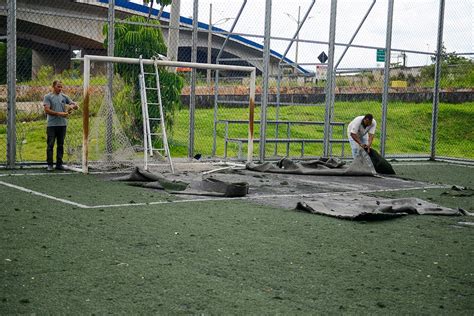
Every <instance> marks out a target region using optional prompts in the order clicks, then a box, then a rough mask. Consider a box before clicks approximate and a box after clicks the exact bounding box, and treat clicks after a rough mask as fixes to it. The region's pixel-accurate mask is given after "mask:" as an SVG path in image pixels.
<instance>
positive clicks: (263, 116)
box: [259, 0, 272, 162]
mask: <svg viewBox="0 0 474 316" xmlns="http://www.w3.org/2000/svg"><path fill="white" fill-rule="evenodd" d="M271 25H272V0H266V3H265V38H264V41H263V74H262V75H263V87H262V100H261V101H262V107H261V109H260V111H261V113H260V155H259V160H260V162H264V161H265V142H266V135H265V133H266V130H267V104H268V89H269V85H268V84H269V82H268V76H269V72H270V36H271Z"/></svg>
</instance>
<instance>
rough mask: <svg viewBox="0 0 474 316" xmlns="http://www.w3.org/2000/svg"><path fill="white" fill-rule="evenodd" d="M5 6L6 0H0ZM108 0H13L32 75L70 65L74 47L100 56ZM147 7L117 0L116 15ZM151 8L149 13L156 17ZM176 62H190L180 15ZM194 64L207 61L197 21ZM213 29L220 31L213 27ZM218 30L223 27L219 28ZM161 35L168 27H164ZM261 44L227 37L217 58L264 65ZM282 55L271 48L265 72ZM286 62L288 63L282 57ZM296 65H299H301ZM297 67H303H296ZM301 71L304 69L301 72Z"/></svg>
mask: <svg viewBox="0 0 474 316" xmlns="http://www.w3.org/2000/svg"><path fill="white" fill-rule="evenodd" d="M0 5H1V6H4V7H6V0H0ZM107 8H108V4H107V0H99V1H94V0H93V1H90V0H72V1H70V0H69V1H68V0H17V39H18V44H19V45H20V46H23V47H27V48H31V49H32V72H33V75H36V73H37V71H38V70H39V67H40V66H41V65H45V64H46V65H51V66H53V67H54V70H55V72H61V71H62V70H64V69H69V68H70V65H71V61H70V58H71V57H73V56H74V54H73V51H74V50H81V52H82V55H85V54H96V55H105V54H106V50H105V48H104V46H103V42H104V35H103V34H102V28H103V25H104V23H106V18H107ZM148 11H149V8H148V7H147V6H143V5H139V4H136V3H132V2H129V1H124V0H116V18H117V19H122V18H125V17H127V16H130V15H132V14H135V15H148ZM157 13H158V12H157V10H156V9H155V10H154V11H153V12H152V14H153V15H155V16H156V15H157ZM169 18H170V14H169V13H168V12H163V14H162V17H161V19H160V22H161V23H162V24H163V25H165V26H166V25H168V22H169ZM180 23H181V27H185V28H186V29H185V30H181V31H180V37H179V52H178V60H181V61H189V60H190V55H191V45H192V29H191V27H192V19H189V18H186V17H181V18H180ZM198 27H199V29H200V30H202V31H204V32H199V36H198V62H206V61H207V46H208V41H207V36H208V34H207V30H208V25H207V24H205V23H201V22H200V23H199V26H198ZM214 30H217V31H219V30H220V29H218V28H216V27H214ZM220 31H222V30H220ZM0 32H2V33H3V34H6V11H5V10H2V11H0ZM163 33H164V36H165V38H167V37H168V30H167V28H163ZM224 39H225V36H224V35H222V34H214V35H213V39H212V60H213V63H214V62H215V59H216V56H217V54H218V52H219V49H220V48H221V46H222V44H223V42H224ZM262 49H263V46H262V45H260V44H258V43H255V42H253V41H250V40H248V39H246V38H244V37H241V36H237V35H232V37H231V38H230V40H229V42H228V43H227V46H226V49H225V51H224V54H223V55H222V57H221V58H224V59H225V58H237V59H238V61H236V62H232V63H233V64H239V65H252V66H255V67H257V69H258V70H260V71H261V70H262V69H263V63H262ZM280 58H281V55H280V54H278V53H277V52H275V51H272V52H271V58H270V64H271V67H270V71H271V73H273V74H276V73H277V67H278V62H279V60H280ZM285 61H287V62H290V63H291V61H290V60H288V59H286V60H285ZM300 69H301V68H300ZM301 70H302V69H301ZM302 71H303V72H304V70H302Z"/></svg>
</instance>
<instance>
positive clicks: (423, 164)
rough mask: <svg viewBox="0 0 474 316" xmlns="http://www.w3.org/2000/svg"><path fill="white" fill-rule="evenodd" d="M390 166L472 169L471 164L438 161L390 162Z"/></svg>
mask: <svg viewBox="0 0 474 316" xmlns="http://www.w3.org/2000/svg"><path fill="white" fill-rule="evenodd" d="M391 165H392V166H440V165H445V166H446V165H450V166H458V167H466V168H474V165H472V164H463V163H459V162H458V163H452V162H445V161H438V162H392V163H391Z"/></svg>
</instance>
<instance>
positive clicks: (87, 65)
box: [73, 55, 256, 173]
mask: <svg viewBox="0 0 474 316" xmlns="http://www.w3.org/2000/svg"><path fill="white" fill-rule="evenodd" d="M73 59H74V60H80V61H82V62H83V63H84V74H83V75H84V84H83V93H84V104H83V106H82V108H83V111H82V113H83V127H82V128H83V137H82V172H83V173H88V171H89V170H88V169H89V167H88V159H89V157H88V153H89V149H88V138H89V99H90V90H89V86H90V70H91V62H106V63H109V62H111V63H123V64H137V65H139V64H140V58H128V57H113V56H98V55H85V56H84V57H83V58H73ZM142 62H143V64H145V65H155V64H156V65H158V66H163V67H188V68H194V69H211V70H228V71H241V72H248V73H250V83H249V128H248V151H247V161H248V162H251V161H252V158H253V139H254V137H253V136H254V116H255V115H254V114H255V86H256V68H255V67H248V66H236V65H221V64H206V63H190V62H180V61H170V60H156V59H142Z"/></svg>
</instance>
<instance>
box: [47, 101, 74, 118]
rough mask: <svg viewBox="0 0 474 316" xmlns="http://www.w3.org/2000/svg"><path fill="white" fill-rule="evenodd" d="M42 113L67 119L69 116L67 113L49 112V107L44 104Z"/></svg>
mask: <svg viewBox="0 0 474 316" xmlns="http://www.w3.org/2000/svg"><path fill="white" fill-rule="evenodd" d="M44 112H45V113H46V114H48V115H52V116H61V117H67V116H68V115H69V114H68V113H67V112H56V111H53V110H51V107H50V106H49V105H48V104H44Z"/></svg>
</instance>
